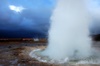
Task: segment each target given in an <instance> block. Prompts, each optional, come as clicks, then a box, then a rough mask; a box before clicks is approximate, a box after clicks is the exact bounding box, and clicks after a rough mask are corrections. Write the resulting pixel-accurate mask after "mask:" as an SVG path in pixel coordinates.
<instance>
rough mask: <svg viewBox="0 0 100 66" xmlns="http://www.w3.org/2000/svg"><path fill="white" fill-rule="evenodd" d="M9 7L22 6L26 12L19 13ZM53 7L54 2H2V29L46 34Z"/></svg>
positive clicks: (0, 18)
mask: <svg viewBox="0 0 100 66" xmlns="http://www.w3.org/2000/svg"><path fill="white" fill-rule="evenodd" d="M9 5H14V6H21V7H23V8H24V10H23V11H22V12H20V13H17V12H16V11H13V10H11V9H10V8H9ZM53 5H54V4H53V2H52V0H0V29H3V30H13V31H14V30H21V29H24V30H30V31H38V32H42V33H46V32H47V30H48V28H49V18H50V16H51V12H52V9H53Z"/></svg>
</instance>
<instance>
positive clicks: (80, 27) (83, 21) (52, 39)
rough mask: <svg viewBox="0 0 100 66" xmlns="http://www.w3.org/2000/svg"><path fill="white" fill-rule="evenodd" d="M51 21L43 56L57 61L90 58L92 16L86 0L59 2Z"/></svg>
mask: <svg viewBox="0 0 100 66" xmlns="http://www.w3.org/2000/svg"><path fill="white" fill-rule="evenodd" d="M51 20H52V22H51V27H50V30H49V39H48V46H47V48H46V49H45V50H44V51H43V52H42V55H43V56H49V57H50V58H51V59H55V60H60V59H64V58H66V57H69V58H71V57H73V56H74V57H75V58H78V59H79V58H80V59H82V58H87V57H88V56H90V54H91V39H90V37H89V30H88V26H89V22H90V16H89V13H88V10H87V9H86V7H85V0H58V3H57V5H56V8H55V10H54V12H53V14H52V17H51Z"/></svg>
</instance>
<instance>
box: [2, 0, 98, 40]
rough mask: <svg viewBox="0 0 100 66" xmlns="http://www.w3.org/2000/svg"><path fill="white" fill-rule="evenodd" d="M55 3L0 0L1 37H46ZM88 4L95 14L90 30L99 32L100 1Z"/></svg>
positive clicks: (47, 0) (37, 0)
mask: <svg viewBox="0 0 100 66" xmlns="http://www.w3.org/2000/svg"><path fill="white" fill-rule="evenodd" d="M55 4H56V1H55V0H0V38H4V37H15V38H16V37H17V38H18V37H38V36H40V37H45V36H46V35H47V31H48V29H49V26H50V16H51V14H52V10H53V8H54V6H55ZM88 5H89V10H90V13H91V14H92V15H93V16H94V17H93V19H94V20H93V22H91V25H90V31H91V32H92V34H99V33H100V25H99V24H100V23H99V21H100V20H99V18H98V17H99V14H100V13H99V11H100V2H99V0H95V1H91V3H89V4H88ZM90 5H91V6H90Z"/></svg>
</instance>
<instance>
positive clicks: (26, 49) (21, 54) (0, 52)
mask: <svg viewBox="0 0 100 66" xmlns="http://www.w3.org/2000/svg"><path fill="white" fill-rule="evenodd" d="M45 45H46V44H44V43H39V44H38V43H36V44H28V43H27V44H26V43H20V44H11V45H10V44H4V45H0V66H100V65H99V64H77V65H76V64H75V65H74V64H73V63H72V64H66V63H65V64H48V63H43V62H39V61H37V60H36V59H34V58H31V57H30V56H29V53H30V52H31V51H32V50H34V49H44V48H45V47H46V46H45ZM92 46H93V47H94V48H96V49H97V50H100V42H94V44H93V45H92Z"/></svg>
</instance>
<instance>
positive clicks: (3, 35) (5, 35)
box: [0, 30, 46, 38]
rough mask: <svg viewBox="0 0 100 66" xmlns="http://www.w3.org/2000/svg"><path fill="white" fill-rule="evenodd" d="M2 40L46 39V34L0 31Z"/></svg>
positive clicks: (26, 31)
mask: <svg viewBox="0 0 100 66" xmlns="http://www.w3.org/2000/svg"><path fill="white" fill-rule="evenodd" d="M0 38H46V34H45V33H41V32H39V31H31V30H16V31H13V30H0Z"/></svg>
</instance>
